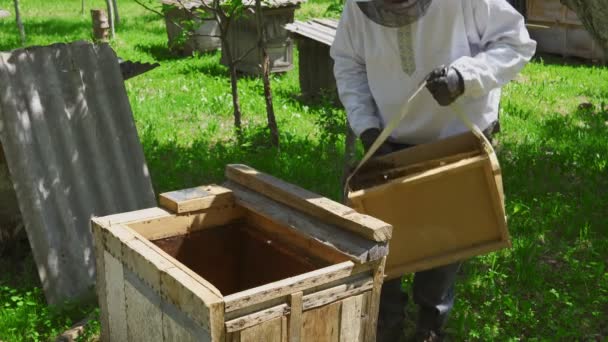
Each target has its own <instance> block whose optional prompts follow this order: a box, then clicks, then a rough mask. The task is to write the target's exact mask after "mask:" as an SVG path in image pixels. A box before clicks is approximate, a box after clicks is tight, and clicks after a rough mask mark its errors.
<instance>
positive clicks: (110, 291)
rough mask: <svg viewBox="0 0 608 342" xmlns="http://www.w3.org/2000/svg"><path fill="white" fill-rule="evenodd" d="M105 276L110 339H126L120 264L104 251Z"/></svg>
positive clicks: (123, 292) (123, 293)
mask: <svg viewBox="0 0 608 342" xmlns="http://www.w3.org/2000/svg"><path fill="white" fill-rule="evenodd" d="M103 259H104V263H105V266H104V268H105V278H106V288H107V300H108V324H109V326H110V334H109V340H110V341H127V311H126V310H127V307H126V303H125V284H124V272H123V267H122V264H121V263H120V261H119V260H118V259H116V258H115V257H113V256H112V255H111V254H110V253H108V252H107V251H104V254H103Z"/></svg>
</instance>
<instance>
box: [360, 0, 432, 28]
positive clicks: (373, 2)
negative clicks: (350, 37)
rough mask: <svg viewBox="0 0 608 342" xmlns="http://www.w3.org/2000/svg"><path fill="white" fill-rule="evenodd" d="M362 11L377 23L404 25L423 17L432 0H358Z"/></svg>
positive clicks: (392, 25) (390, 25) (388, 25)
mask: <svg viewBox="0 0 608 342" xmlns="http://www.w3.org/2000/svg"><path fill="white" fill-rule="evenodd" d="M356 2H357V5H358V6H359V8H360V9H361V11H362V12H363V13H364V14H365V15H366V16H367V17H368V18H369V19H370V20H372V21H373V22H375V23H376V24H379V25H382V26H386V27H403V26H407V25H410V24H412V23H414V22H416V21H417V20H418V19H420V18H422V17H423V16H424V15H425V14H426V11H427V10H428V8H429V6H430V5H431V2H432V0H356Z"/></svg>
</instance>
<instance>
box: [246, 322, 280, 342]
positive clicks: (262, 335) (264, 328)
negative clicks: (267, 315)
mask: <svg viewBox="0 0 608 342" xmlns="http://www.w3.org/2000/svg"><path fill="white" fill-rule="evenodd" d="M240 335H241V336H240V337H241V339H240V342H262V341H264V342H282V335H283V322H282V319H281V317H279V318H275V319H273V320H271V321H268V322H264V323H262V324H258V325H256V326H253V327H251V328H247V329H244V330H242V331H241V333H240Z"/></svg>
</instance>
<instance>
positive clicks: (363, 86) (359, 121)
mask: <svg viewBox="0 0 608 342" xmlns="http://www.w3.org/2000/svg"><path fill="white" fill-rule="evenodd" d="M353 6H354V5H353V2H352V1H350V0H347V1H346V5H345V6H344V12H343V13H342V17H341V19H340V23H339V24H338V29H337V31H336V37H335V39H334V42H333V44H332V46H331V50H330V55H331V57H332V58H333V60H334V76H335V77H336V83H337V86H338V94H339V96H340V100H341V101H342V104H343V105H344V107H345V108H346V113H347V116H348V122H349V124H350V126H351V128H352V130H353V132H354V133H355V134H356V135H357V136H360V135H361V133H363V132H364V131H365V130H367V129H369V128H380V119H379V117H378V115H377V109H376V105H375V102H374V99H373V97H372V94H371V91H370V88H369V84H368V82H367V72H366V68H365V61H364V58H363V56H362V53H363V52H360V51H356V48H355V47H354V45H353V41H352V36H353V34H352V33H353V29H355V25H354V23H353V20H354V19H353V18H352V17H353V16H352V14H353V13H352V12H353V10H354V9H355V8H354V7H353Z"/></svg>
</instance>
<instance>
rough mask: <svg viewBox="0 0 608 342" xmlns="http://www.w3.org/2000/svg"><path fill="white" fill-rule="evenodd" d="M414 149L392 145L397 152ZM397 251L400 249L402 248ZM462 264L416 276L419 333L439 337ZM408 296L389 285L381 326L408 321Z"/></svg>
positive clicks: (382, 300)
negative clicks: (426, 332)
mask: <svg viewBox="0 0 608 342" xmlns="http://www.w3.org/2000/svg"><path fill="white" fill-rule="evenodd" d="M499 131H500V125H499V123H498V122H496V123H494V124H492V125H490V127H488V128H487V129H486V130H484V132H483V133H484V135H485V136H486V137H487V138H488V139H489V140H490V141H492V136H493V135H494V133H498V132H499ZM412 146H413V145H405V144H395V143H391V147H392V149H393V151H399V150H402V149H406V148H409V147H412ZM394 248H399V247H398V246H396V247H394ZM460 265H461V263H454V264H450V265H445V266H441V267H437V268H434V269H430V270H427V271H422V272H418V273H416V274H415V275H414V289H413V292H414V303H416V304H417V305H418V307H419V310H418V322H417V323H416V324H417V330H419V331H423V330H433V331H435V332H437V333H439V332H440V331H441V330H442V329H443V326H444V325H445V323H446V322H447V319H448V316H449V314H450V311H451V310H452V307H453V306H454V283H455V281H456V275H457V273H458V270H459V269H460ZM407 302H408V296H407V294H405V293H404V292H403V291H402V290H401V278H398V279H393V280H390V281H386V282H385V283H384V284H383V285H382V292H381V294H380V313H379V317H378V324H379V325H381V326H383V327H386V328H389V329H390V327H391V326H393V327H398V326H401V324H402V323H403V321H404V320H405V311H404V309H405V306H406V305H407Z"/></svg>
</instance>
